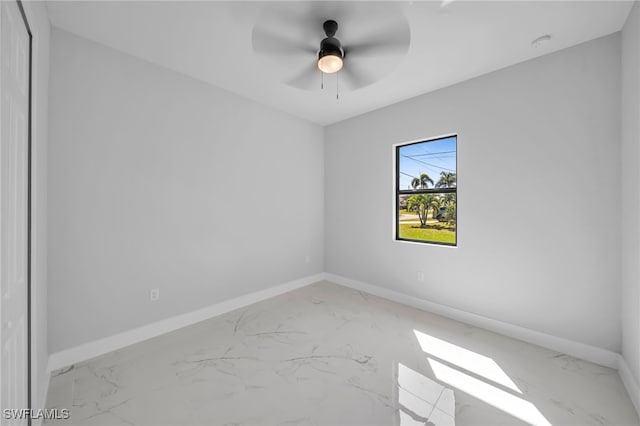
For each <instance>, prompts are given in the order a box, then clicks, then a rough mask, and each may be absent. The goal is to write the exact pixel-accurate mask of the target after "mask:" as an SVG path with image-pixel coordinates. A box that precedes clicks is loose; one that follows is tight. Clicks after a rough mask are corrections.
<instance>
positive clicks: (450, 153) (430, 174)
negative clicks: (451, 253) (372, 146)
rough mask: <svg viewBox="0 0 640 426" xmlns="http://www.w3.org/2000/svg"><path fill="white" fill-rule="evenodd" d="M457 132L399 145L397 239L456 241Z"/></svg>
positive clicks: (450, 243) (397, 161)
mask: <svg viewBox="0 0 640 426" xmlns="http://www.w3.org/2000/svg"><path fill="white" fill-rule="evenodd" d="M456 154H457V136H446V137H441V138H437V139H431V140H425V141H421V142H413V143H408V144H404V145H399V146H396V218H395V221H396V240H399V241H414V242H421V243H432V244H444V245H451V246H455V245H456V243H457V236H456V227H457V221H456V219H457V209H456V205H457V179H456V166H457V156H456Z"/></svg>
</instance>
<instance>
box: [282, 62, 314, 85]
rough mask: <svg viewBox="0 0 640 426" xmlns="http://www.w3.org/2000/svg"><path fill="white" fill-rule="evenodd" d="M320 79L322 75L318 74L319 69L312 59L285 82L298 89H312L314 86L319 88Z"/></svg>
mask: <svg viewBox="0 0 640 426" xmlns="http://www.w3.org/2000/svg"><path fill="white" fill-rule="evenodd" d="M321 79H322V76H321V75H320V70H319V69H318V66H317V64H316V62H315V61H314V62H311V64H309V65H307V66H306V67H304V69H303V70H302V71H300V72H299V73H297V74H296V75H294V76H293V77H291V78H290V79H289V80H287V81H286V82H285V83H286V84H288V85H289V86H293V87H295V88H298V89H302V90H312V89H315V88H316V87H317V88H320V82H321V81H322V80H321ZM314 86H316V87H314Z"/></svg>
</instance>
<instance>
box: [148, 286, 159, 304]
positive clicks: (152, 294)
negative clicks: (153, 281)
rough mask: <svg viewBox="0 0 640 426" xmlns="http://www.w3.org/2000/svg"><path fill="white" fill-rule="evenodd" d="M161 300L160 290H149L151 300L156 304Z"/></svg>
mask: <svg viewBox="0 0 640 426" xmlns="http://www.w3.org/2000/svg"><path fill="white" fill-rule="evenodd" d="M159 299H160V289H159V288H152V289H151V290H149V300H150V301H152V302H156V301H158V300H159Z"/></svg>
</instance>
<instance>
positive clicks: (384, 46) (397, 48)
mask: <svg viewBox="0 0 640 426" xmlns="http://www.w3.org/2000/svg"><path fill="white" fill-rule="evenodd" d="M410 40H411V33H410V32H409V28H408V27H406V26H400V27H395V28H388V29H387V30H386V31H385V32H382V33H379V34H376V35H374V36H372V37H368V38H366V39H365V41H362V42H357V41H354V42H352V43H351V42H350V43H348V44H346V46H345V56H346V55H349V56H356V57H365V56H373V55H376V56H377V55H392V54H402V53H405V52H406V51H407V50H408V49H409V41H410Z"/></svg>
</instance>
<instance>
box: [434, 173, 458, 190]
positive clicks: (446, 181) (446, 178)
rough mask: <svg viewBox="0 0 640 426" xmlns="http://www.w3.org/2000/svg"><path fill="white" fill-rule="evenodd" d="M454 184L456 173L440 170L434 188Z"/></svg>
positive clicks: (452, 185) (449, 186)
mask: <svg viewBox="0 0 640 426" xmlns="http://www.w3.org/2000/svg"><path fill="white" fill-rule="evenodd" d="M454 186H456V174H455V173H453V172H440V179H439V180H438V183H436V188H451V187H454Z"/></svg>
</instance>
